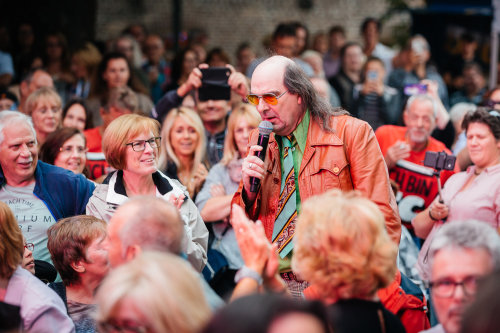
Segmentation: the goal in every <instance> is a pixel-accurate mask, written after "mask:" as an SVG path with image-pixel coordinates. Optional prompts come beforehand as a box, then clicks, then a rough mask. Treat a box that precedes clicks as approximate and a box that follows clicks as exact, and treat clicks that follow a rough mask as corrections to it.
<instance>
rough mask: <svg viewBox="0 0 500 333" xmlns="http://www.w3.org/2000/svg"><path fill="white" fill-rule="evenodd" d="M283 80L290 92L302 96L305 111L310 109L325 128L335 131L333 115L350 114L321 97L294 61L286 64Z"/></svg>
mask: <svg viewBox="0 0 500 333" xmlns="http://www.w3.org/2000/svg"><path fill="white" fill-rule="evenodd" d="M283 82H284V85H285V87H286V88H287V89H288V91H289V92H290V93H292V94H296V95H298V96H300V98H301V99H302V100H303V104H302V105H303V108H304V110H303V111H304V112H305V111H306V109H308V110H309V112H311V115H312V116H313V117H316V118H317V119H318V120H320V121H321V124H322V126H323V128H324V129H326V130H327V131H330V132H332V131H333V129H332V128H331V127H330V118H331V117H332V116H338V115H343V114H349V112H347V111H346V110H344V109H342V108H340V107H333V106H331V105H330V103H328V102H327V101H326V100H325V99H323V98H322V97H320V96H319V95H318V93H317V92H316V90H315V89H314V86H313V85H312V83H311V81H310V80H309V78H308V77H307V75H306V74H305V73H304V71H303V70H302V69H301V68H300V67H299V66H298V65H297V64H296V63H294V62H290V63H289V64H288V65H287V66H286V68H285V75H284V79H283Z"/></svg>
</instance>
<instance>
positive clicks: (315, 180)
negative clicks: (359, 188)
mask: <svg viewBox="0 0 500 333" xmlns="http://www.w3.org/2000/svg"><path fill="white" fill-rule="evenodd" d="M339 157H341V158H338V159H334V160H332V159H324V160H323V161H324V162H323V161H318V160H316V161H312V163H311V164H310V165H309V167H308V168H307V170H304V171H306V174H307V175H308V178H309V184H310V185H309V186H310V190H311V194H320V193H323V192H325V191H327V190H330V189H333V188H338V189H341V190H349V189H351V188H352V183H351V177H350V172H349V164H348V163H347V161H346V160H345V159H344V158H342V157H343V150H342V154H341V155H340V156H339Z"/></svg>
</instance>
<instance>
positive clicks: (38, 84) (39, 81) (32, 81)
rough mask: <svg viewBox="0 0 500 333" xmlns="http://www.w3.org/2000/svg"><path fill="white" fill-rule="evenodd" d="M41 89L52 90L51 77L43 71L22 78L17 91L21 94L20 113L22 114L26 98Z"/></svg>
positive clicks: (35, 71) (33, 72)
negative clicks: (48, 88)
mask: <svg viewBox="0 0 500 333" xmlns="http://www.w3.org/2000/svg"><path fill="white" fill-rule="evenodd" d="M42 87H50V88H54V81H53V80H52V77H51V76H50V75H49V73H47V72H46V71H44V70H43V69H36V70H34V71H32V72H31V73H29V74H28V75H27V76H26V77H25V78H24V80H23V81H22V82H21V84H20V85H19V90H20V92H21V101H20V111H23V112H24V110H23V109H24V104H25V103H26V99H27V98H28V96H29V95H31V93H33V92H34V91H36V90H38V89H40V88H42Z"/></svg>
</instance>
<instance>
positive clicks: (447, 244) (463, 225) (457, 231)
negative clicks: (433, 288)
mask: <svg viewBox="0 0 500 333" xmlns="http://www.w3.org/2000/svg"><path fill="white" fill-rule="evenodd" d="M445 248H467V249H484V250H486V251H487V252H488V253H489V254H490V255H491V260H492V263H493V267H494V269H496V268H500V236H499V235H498V233H497V231H496V230H495V229H494V228H493V227H491V226H490V225H488V224H487V223H486V222H481V221H477V220H466V221H457V222H455V221H454V222H451V223H446V224H445V225H443V227H442V228H441V229H440V230H439V231H438V232H437V233H436V235H435V237H434V239H433V240H432V243H431V245H430V248H429V261H430V264H431V265H432V262H433V260H434V256H435V255H436V253H437V252H438V251H440V250H442V249H445Z"/></svg>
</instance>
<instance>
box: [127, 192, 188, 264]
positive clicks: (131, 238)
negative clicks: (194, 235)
mask: <svg viewBox="0 0 500 333" xmlns="http://www.w3.org/2000/svg"><path fill="white" fill-rule="evenodd" d="M126 207H130V208H131V210H133V211H134V213H133V214H130V216H129V217H128V218H127V220H126V221H125V223H124V224H123V226H122V228H121V230H120V239H121V242H122V251H125V250H126V249H127V247H129V246H132V245H139V246H140V247H141V248H142V249H143V250H151V251H161V252H170V253H173V254H176V255H178V254H180V253H181V242H182V239H183V238H184V224H183V222H182V219H181V216H180V214H179V212H178V211H177V208H175V207H174V206H173V205H171V204H170V203H168V202H167V201H165V200H164V199H162V198H156V197H152V196H137V197H133V198H131V199H130V200H129V201H127V202H126V203H125V204H123V205H122V206H121V207H120V208H118V210H119V209H121V208H126Z"/></svg>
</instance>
